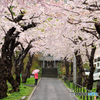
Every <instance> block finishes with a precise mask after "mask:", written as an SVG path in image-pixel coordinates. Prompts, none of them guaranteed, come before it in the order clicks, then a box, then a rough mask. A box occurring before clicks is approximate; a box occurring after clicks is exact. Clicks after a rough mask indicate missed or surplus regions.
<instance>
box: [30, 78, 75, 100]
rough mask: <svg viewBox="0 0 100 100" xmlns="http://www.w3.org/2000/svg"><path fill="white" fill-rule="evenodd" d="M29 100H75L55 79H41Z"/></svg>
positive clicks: (61, 83) (60, 82)
mask: <svg viewBox="0 0 100 100" xmlns="http://www.w3.org/2000/svg"><path fill="white" fill-rule="evenodd" d="M30 100H76V98H75V97H71V96H70V92H69V91H68V89H67V88H66V87H65V86H64V84H63V82H62V81H60V80H59V79H57V78H41V80H40V83H39V84H38V86H37V87H36V90H35V91H34V93H33V94H32V97H31V99H30Z"/></svg>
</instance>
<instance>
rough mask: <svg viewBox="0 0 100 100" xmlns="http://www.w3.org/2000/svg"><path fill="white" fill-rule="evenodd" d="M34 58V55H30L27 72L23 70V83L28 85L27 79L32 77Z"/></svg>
mask: <svg viewBox="0 0 100 100" xmlns="http://www.w3.org/2000/svg"><path fill="white" fill-rule="evenodd" d="M33 56H34V55H30V54H29V61H28V62H27V65H26V69H25V72H24V70H23V74H22V83H26V80H27V78H28V77H30V68H31V65H32V61H33Z"/></svg>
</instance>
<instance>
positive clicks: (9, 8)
mask: <svg viewBox="0 0 100 100" xmlns="http://www.w3.org/2000/svg"><path fill="white" fill-rule="evenodd" d="M11 7H12V6H10V7H7V8H8V10H9V12H10V14H11V16H12V19H13V20H14V16H13V13H12V11H11Z"/></svg>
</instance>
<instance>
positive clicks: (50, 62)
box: [38, 54, 61, 68]
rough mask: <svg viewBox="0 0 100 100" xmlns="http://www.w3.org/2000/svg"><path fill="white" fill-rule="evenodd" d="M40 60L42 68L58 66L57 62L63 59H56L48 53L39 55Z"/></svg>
mask: <svg viewBox="0 0 100 100" xmlns="http://www.w3.org/2000/svg"><path fill="white" fill-rule="evenodd" d="M38 60H39V62H40V66H41V67H42V68H57V63H58V62H61V59H54V57H53V56H51V55H50V54H48V55H47V56H43V55H41V56H39V57H38Z"/></svg>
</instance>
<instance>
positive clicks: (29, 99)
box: [28, 78, 41, 100]
mask: <svg viewBox="0 0 100 100" xmlns="http://www.w3.org/2000/svg"><path fill="white" fill-rule="evenodd" d="M40 80H41V78H40V79H39V81H38V84H37V86H38V85H39V83H40ZM37 86H35V87H34V89H33V91H32V93H31V94H30V96H29V98H28V100H31V98H32V95H33V94H34V92H35V90H36V88H37Z"/></svg>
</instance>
